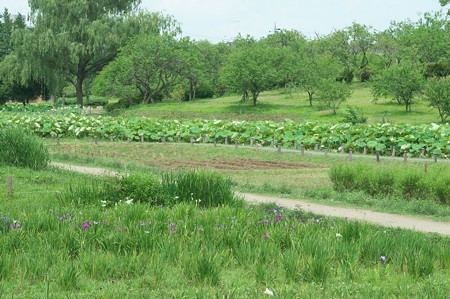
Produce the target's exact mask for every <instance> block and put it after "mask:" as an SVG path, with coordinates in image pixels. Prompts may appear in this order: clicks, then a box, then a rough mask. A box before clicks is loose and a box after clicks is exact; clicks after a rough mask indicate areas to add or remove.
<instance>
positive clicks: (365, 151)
mask: <svg viewBox="0 0 450 299" xmlns="http://www.w3.org/2000/svg"><path fill="white" fill-rule="evenodd" d="M363 154H364V155H367V145H366V146H365V147H364V149H363Z"/></svg>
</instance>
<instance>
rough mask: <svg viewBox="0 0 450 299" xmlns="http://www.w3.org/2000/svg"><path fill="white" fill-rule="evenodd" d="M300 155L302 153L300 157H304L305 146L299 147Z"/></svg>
mask: <svg viewBox="0 0 450 299" xmlns="http://www.w3.org/2000/svg"><path fill="white" fill-rule="evenodd" d="M300 151H301V153H302V155H304V154H305V146H304V145H303V144H302V147H301V150H300Z"/></svg>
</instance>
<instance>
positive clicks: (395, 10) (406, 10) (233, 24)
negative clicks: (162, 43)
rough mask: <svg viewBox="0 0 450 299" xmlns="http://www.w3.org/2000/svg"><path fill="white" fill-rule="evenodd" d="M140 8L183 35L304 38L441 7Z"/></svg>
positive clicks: (383, 2)
mask: <svg viewBox="0 0 450 299" xmlns="http://www.w3.org/2000/svg"><path fill="white" fill-rule="evenodd" d="M5 7H6V8H8V10H9V12H10V13H12V14H15V13H18V12H20V13H22V14H28V13H29V8H28V1H27V0H0V9H1V10H2V11H3V9H4V8H5ZM141 8H143V9H146V10H148V11H159V12H162V13H163V14H166V15H171V16H173V17H174V18H175V19H176V20H177V21H178V22H179V23H180V24H181V28H182V30H183V35H184V36H189V37H191V38H193V39H195V40H204V39H206V40H209V41H211V42H220V41H231V40H233V39H234V37H236V36H237V35H238V34H239V33H240V34H241V35H242V36H246V35H251V36H253V37H256V38H261V37H263V36H267V35H268V34H270V33H271V32H273V30H274V28H275V26H276V28H279V29H286V30H291V29H294V30H298V31H300V32H302V33H303V34H304V35H306V36H307V37H314V36H315V35H316V34H318V35H326V34H329V33H332V32H333V31H334V30H339V29H343V28H345V27H348V26H350V25H351V24H352V22H356V23H359V24H364V25H367V26H371V27H372V28H373V29H374V30H377V31H382V30H384V29H387V28H388V27H389V24H390V22H391V21H405V20H407V19H410V20H413V21H415V20H417V19H419V18H420V15H421V14H423V13H425V12H433V11H438V10H440V9H442V8H441V7H440V5H439V1H438V0H334V1H333V0H142V4H141Z"/></svg>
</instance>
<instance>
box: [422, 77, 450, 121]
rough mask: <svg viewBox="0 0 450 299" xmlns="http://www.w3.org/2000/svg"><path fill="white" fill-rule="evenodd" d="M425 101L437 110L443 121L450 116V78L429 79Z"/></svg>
mask: <svg viewBox="0 0 450 299" xmlns="http://www.w3.org/2000/svg"><path fill="white" fill-rule="evenodd" d="M424 94H425V99H426V100H427V101H428V102H429V103H430V106H431V107H433V108H435V109H437V110H438V112H439V117H440V118H441V121H442V122H444V121H445V120H446V119H447V118H448V117H449V116H450V76H447V77H445V78H432V79H429V80H428V82H427V84H426V87H425V92H424Z"/></svg>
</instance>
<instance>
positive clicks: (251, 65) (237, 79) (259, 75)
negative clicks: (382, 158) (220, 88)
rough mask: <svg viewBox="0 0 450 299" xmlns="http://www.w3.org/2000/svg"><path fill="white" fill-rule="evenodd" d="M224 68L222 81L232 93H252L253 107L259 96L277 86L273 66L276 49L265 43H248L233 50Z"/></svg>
mask: <svg viewBox="0 0 450 299" xmlns="http://www.w3.org/2000/svg"><path fill="white" fill-rule="evenodd" d="M232 51H233V52H232V53H231V54H230V57H229V59H228V61H227V63H226V64H225V66H224V67H223V68H222V70H221V73H222V80H223V82H224V84H225V85H226V86H227V87H228V89H229V90H230V91H235V92H241V93H243V94H244V98H245V94H246V93H248V92H249V93H251V95H252V99H253V105H254V106H256V102H257V100H258V96H259V94H260V93H261V92H262V91H265V90H268V89H270V88H271V87H273V86H274V85H275V84H276V79H277V73H276V70H275V66H274V64H273V58H274V57H275V56H276V55H275V53H274V52H276V49H274V48H270V47H269V46H267V45H265V44H264V43H257V42H251V41H248V42H247V43H242V44H241V45H240V46H238V47H236V48H235V49H233V50H232Z"/></svg>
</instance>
